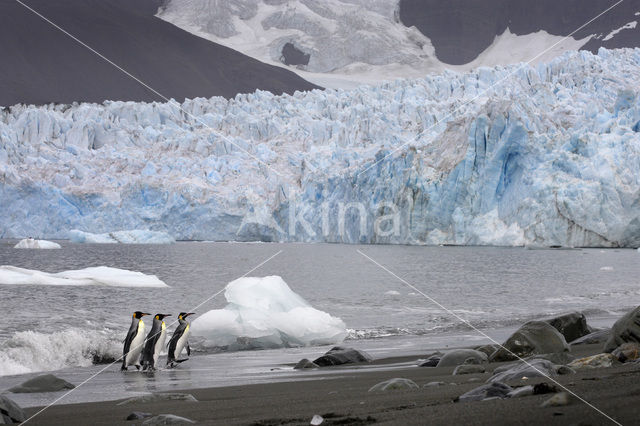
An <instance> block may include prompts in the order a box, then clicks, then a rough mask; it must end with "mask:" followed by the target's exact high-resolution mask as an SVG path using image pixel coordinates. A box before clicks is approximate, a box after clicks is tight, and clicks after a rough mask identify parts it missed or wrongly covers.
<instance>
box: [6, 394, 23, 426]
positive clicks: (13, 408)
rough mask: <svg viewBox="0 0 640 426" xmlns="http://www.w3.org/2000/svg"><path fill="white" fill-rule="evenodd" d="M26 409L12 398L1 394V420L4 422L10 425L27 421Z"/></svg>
mask: <svg viewBox="0 0 640 426" xmlns="http://www.w3.org/2000/svg"><path fill="white" fill-rule="evenodd" d="M25 419H26V417H25V415H24V411H23V410H22V408H20V406H19V405H18V404H16V403H15V402H13V400H11V399H10V398H7V397H6V396H3V395H0V420H1V422H0V423H2V424H6V425H10V424H12V423H20V422H23V421H25Z"/></svg>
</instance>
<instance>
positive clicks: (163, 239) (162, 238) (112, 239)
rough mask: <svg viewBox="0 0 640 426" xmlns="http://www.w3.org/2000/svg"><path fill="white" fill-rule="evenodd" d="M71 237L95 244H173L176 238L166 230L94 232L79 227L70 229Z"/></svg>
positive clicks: (79, 241)
mask: <svg viewBox="0 0 640 426" xmlns="http://www.w3.org/2000/svg"><path fill="white" fill-rule="evenodd" d="M69 239H70V240H71V241H73V242H74V243H95V244H118V243H120V244H172V243H175V242H176V240H174V239H173V237H172V236H171V235H169V234H167V233H166V232H158V231H145V230H139V229H136V230H133V231H116V232H109V233H106V234H92V233H90V232H83V231H79V230H77V229H72V230H71V231H69Z"/></svg>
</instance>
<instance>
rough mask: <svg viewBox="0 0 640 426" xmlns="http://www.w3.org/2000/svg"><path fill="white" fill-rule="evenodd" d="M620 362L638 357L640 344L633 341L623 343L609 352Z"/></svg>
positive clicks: (639, 355)
mask: <svg viewBox="0 0 640 426" xmlns="http://www.w3.org/2000/svg"><path fill="white" fill-rule="evenodd" d="M611 354H612V355H613V356H615V357H616V358H617V359H618V361H620V362H631V361H635V360H637V359H638V358H640V344H638V343H635V342H629V343H623V344H621V345H620V346H618V347H617V348H615V349H614V350H613V352H611Z"/></svg>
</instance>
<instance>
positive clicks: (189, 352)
mask: <svg viewBox="0 0 640 426" xmlns="http://www.w3.org/2000/svg"><path fill="white" fill-rule="evenodd" d="M187 356H191V348H190V347H189V342H187Z"/></svg>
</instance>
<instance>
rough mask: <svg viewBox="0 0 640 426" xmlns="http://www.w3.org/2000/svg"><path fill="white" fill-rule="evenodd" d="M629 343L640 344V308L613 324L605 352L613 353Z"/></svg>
mask: <svg viewBox="0 0 640 426" xmlns="http://www.w3.org/2000/svg"><path fill="white" fill-rule="evenodd" d="M628 342H636V343H640V306H638V307H637V308H635V309H633V310H632V311H630V312H627V313H626V314H625V315H624V316H623V317H622V318H620V319H619V320H618V321H616V323H615V324H613V327H612V328H611V336H609V339H608V340H607V342H606V343H605V345H604V352H613V350H614V349H615V348H617V347H618V346H620V345H621V344H623V343H628Z"/></svg>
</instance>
